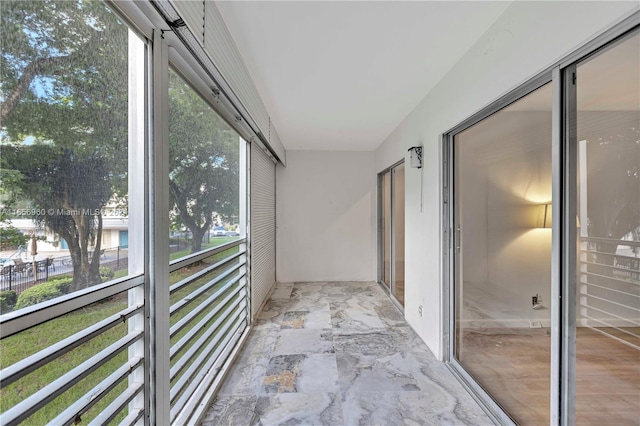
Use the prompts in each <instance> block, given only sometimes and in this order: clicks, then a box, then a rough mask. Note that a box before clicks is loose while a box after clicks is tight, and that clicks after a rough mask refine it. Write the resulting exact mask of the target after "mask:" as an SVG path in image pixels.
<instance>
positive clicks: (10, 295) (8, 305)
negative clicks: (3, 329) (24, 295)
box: [0, 290, 18, 313]
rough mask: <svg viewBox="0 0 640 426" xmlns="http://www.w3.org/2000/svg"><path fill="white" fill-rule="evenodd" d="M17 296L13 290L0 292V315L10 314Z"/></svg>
mask: <svg viewBox="0 0 640 426" xmlns="http://www.w3.org/2000/svg"><path fill="white" fill-rule="evenodd" d="M17 300H18V294H17V293H16V292H15V291H13V290H5V291H0V313H5V312H10V311H12V310H13V308H14V307H15V306H16V301H17Z"/></svg>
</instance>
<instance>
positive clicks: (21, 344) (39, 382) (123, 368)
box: [0, 276, 144, 426]
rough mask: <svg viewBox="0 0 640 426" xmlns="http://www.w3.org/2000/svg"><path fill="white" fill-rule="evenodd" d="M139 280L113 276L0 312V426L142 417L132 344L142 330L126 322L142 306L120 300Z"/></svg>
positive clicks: (139, 368) (139, 357)
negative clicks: (5, 312) (1, 356)
mask: <svg viewBox="0 0 640 426" xmlns="http://www.w3.org/2000/svg"><path fill="white" fill-rule="evenodd" d="M143 285H144V279H143V277H141V276H140V277H133V278H127V279H122V280H118V281H112V282H108V283H104V284H100V285H97V286H94V287H91V288H88V289H85V290H81V291H78V292H75V293H71V294H68V295H66V296H62V297H58V298H56V299H53V300H50V301H47V302H43V303H39V304H37V305H34V306H30V307H27V308H24V309H20V310H18V311H14V312H11V313H8V314H5V315H2V316H0V339H1V340H0V345H2V351H3V358H2V360H1V362H2V370H1V371H0V389H1V390H0V392H2V394H1V395H0V401H1V404H2V411H3V412H2V414H0V424H2V425H5V426H8V425H16V424H19V423H21V422H23V421H25V420H27V421H28V422H29V423H32V424H45V423H48V424H55V425H71V424H74V423H76V422H78V421H80V420H82V421H83V422H84V421H87V422H88V421H93V422H94V423H99V424H102V420H109V419H116V418H117V419H118V420H119V421H121V422H123V423H124V424H134V423H135V422H136V421H137V419H139V418H140V417H141V416H142V415H143V414H144V402H143V400H141V401H140V400H138V402H137V403H135V402H134V400H135V398H136V396H138V395H142V392H143V390H144V381H143V380H140V378H141V377H144V373H143V372H144V366H143V362H144V357H143V354H144V351H138V353H137V354H136V351H132V349H133V348H134V347H135V345H136V344H137V342H140V341H142V340H143V338H144V329H143V328H142V327H132V326H131V325H133V324H136V323H138V324H139V323H140V322H135V321H134V320H135V319H140V318H143V317H144V304H133V305H131V304H129V303H128V302H127V300H128V299H129V297H128V295H129V294H130V292H132V291H136V289H139V288H141V287H142V286H143ZM87 311H90V313H91V315H87ZM96 317H97V318H96ZM90 318H91V319H92V321H93V324H91V323H89V324H87V323H85V322H84V321H88V320H89V319H90ZM132 321H133V322H132ZM127 324H128V326H127ZM34 336H35V338H34ZM41 342H45V343H41ZM50 342H52V343H51V344H48V343H50ZM12 349H13V351H12ZM16 349H18V352H17V354H18V355H17V357H18V358H20V359H18V360H17V361H16V362H12V361H13V359H14V358H16V354H15V353H13V354H12V352H15V350H16ZM127 350H128V351H129V356H127ZM134 354H136V355H134ZM5 363H10V365H8V366H6V365H5ZM123 395H127V397H126V398H123V397H122V396H123ZM121 424H122V423H121Z"/></svg>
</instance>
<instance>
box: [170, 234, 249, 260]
mask: <svg viewBox="0 0 640 426" xmlns="http://www.w3.org/2000/svg"><path fill="white" fill-rule="evenodd" d="M239 239H240V237H211V240H210V242H208V243H206V242H204V243H202V250H206V249H208V248H211V247H215V246H219V245H222V244H225V243H228V242H229V241H237V240H239ZM189 254H191V248H190V247H189V248H186V249H184V250H180V251H176V252H174V253H171V254H170V255H169V260H175V259H180V258H181V257H185V256H187V255H189Z"/></svg>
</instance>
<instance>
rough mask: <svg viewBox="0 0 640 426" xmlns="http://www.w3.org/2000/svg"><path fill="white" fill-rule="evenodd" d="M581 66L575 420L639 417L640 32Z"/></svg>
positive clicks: (578, 81) (605, 421) (576, 197)
mask: <svg viewBox="0 0 640 426" xmlns="http://www.w3.org/2000/svg"><path fill="white" fill-rule="evenodd" d="M575 73H576V77H577V78H576V79H575V81H576V83H575V90H576V92H575V96H576V102H575V104H576V106H577V114H576V124H577V126H576V129H575V132H573V134H575V137H574V139H573V140H570V141H569V142H570V143H572V144H576V145H575V146H576V149H575V156H576V160H577V161H576V165H577V167H576V170H575V173H576V181H577V190H576V193H575V194H574V201H575V203H576V206H577V209H576V214H577V216H578V221H577V222H576V224H577V226H578V227H577V229H576V238H577V245H573V246H574V247H577V253H576V258H577V265H576V268H577V276H576V295H575V296H576V300H575V310H574V311H575V318H574V320H575V321H572V323H575V330H573V331H574V332H575V333H576V334H575V335H576V348H575V350H576V360H575V369H576V371H575V377H576V381H575V396H576V397H575V404H576V406H575V410H576V417H575V418H576V424H580V425H602V424H616V425H622V424H639V423H640V33H638V32H636V33H635V34H634V35H632V36H630V37H627V38H626V39H625V40H622V41H621V42H619V43H617V44H615V45H613V46H612V47H610V48H608V49H606V50H604V51H603V52H601V53H599V54H597V55H594V56H593V57H591V58H590V59H588V60H587V61H585V62H583V63H580V64H578V66H577V67H576V69H575Z"/></svg>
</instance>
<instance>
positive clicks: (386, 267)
mask: <svg viewBox="0 0 640 426" xmlns="http://www.w3.org/2000/svg"><path fill="white" fill-rule="evenodd" d="M378 180H379V186H378V187H379V197H380V203H379V214H380V232H379V235H380V238H379V250H380V254H379V259H380V276H379V281H380V282H381V283H383V284H384V285H385V286H386V287H387V288H388V289H389V292H390V294H391V296H392V298H393V299H394V300H395V301H397V302H398V303H399V304H400V305H402V306H404V163H400V164H398V165H396V166H393V167H392V168H390V169H389V170H386V171H385V172H383V173H381V174H380V175H379V176H378Z"/></svg>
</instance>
